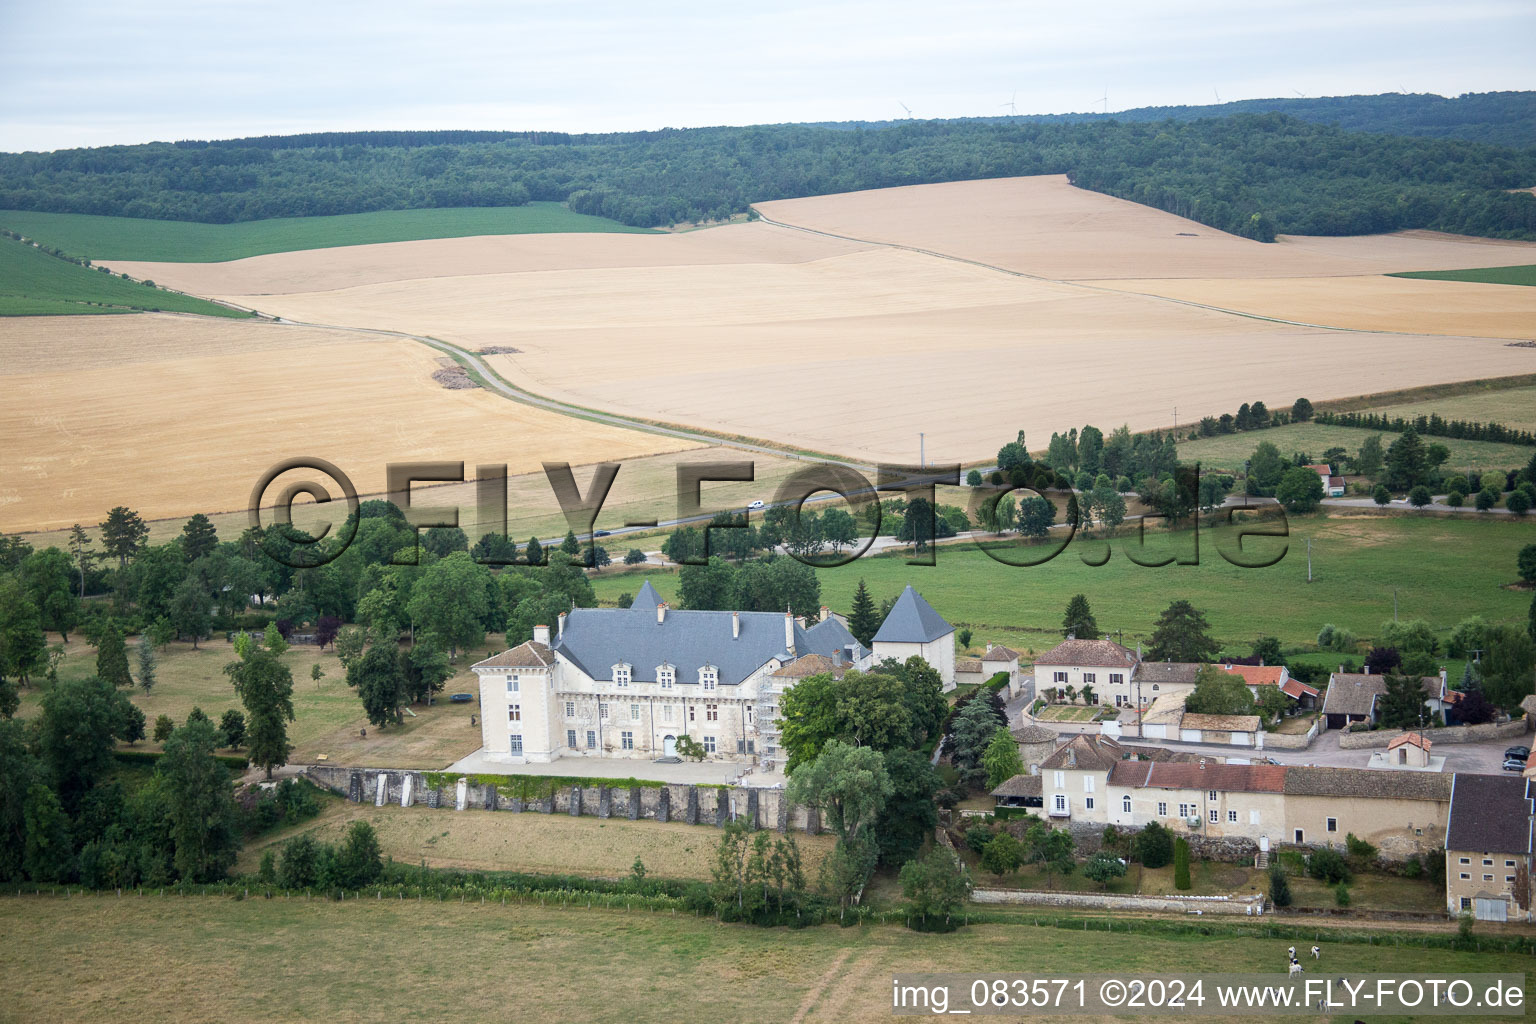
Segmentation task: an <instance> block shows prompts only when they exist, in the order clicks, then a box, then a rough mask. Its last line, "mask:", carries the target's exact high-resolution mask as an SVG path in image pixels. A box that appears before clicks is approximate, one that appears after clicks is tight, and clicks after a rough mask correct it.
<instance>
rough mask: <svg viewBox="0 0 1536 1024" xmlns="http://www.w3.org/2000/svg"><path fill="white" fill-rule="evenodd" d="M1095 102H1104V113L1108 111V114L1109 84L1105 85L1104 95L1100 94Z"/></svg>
mask: <svg viewBox="0 0 1536 1024" xmlns="http://www.w3.org/2000/svg"><path fill="white" fill-rule="evenodd" d="M1093 102H1095V103H1102V104H1104V113H1106V114H1107V113H1109V86H1107V85H1106V86H1105V87H1104V95H1103V96H1100V97H1099V98H1098V99H1096V100H1094V101H1093Z"/></svg>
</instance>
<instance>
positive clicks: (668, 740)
mask: <svg viewBox="0 0 1536 1024" xmlns="http://www.w3.org/2000/svg"><path fill="white" fill-rule="evenodd" d="M661 753H662V756H663V757H676V756H677V737H676V736H663V737H662V738H661Z"/></svg>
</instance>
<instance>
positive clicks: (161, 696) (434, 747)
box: [16, 634, 502, 768]
mask: <svg viewBox="0 0 1536 1024" xmlns="http://www.w3.org/2000/svg"><path fill="white" fill-rule="evenodd" d="M56 639H58V638H57V636H55V635H52V634H50V636H49V640H50V641H52V640H56ZM136 644H137V640H133V639H130V640H129V648H130V649H129V652H128V656H129V665H130V667H131V668H132V670H133V673H134V678H135V679H137V678H138V651H137V650H136ZM501 647H502V645H501V637H499V636H498V637H495V638H487V639H486V643H485V647H484V648H482V649H481V650H478V651H475V652H473V653H474V655H475V657H474V658H471V657H469V656H467V655H466V656H462V657H460V658H459V660H458V662H457V663H456V664H455V666H454V667H455V669H456V672H455V674H454V675H453V677H452V678H450V679H449V680H448V681H447V683H445V684H444V687H443V695H444V696H445V695H446V694H450V693H456V692H459V691H464V690H467V691H475V690H477V689H478V684H477V682H476V680H475V677H474V674H473V673H471V672H470V671H469V665H470V664H471V663H472V661H473V660H478V658H479V657H483V656H484V654H485V652H486V651H489V650H501ZM157 654H158V655H159V664H158V666H157V669H156V679H157V682H156V683H155V686H154V688H153V689H152V690H151V691H150V692H149V693H145V692H144V691H143V690H142V689H141V688H139V687H138V686H135V687H134V688H133V689H132V690H127V691H124V692H126V693H127V694H128V696H129V698H130V699H131V700H132V701H133V703H134V704H136V705H137V706H138V707H139V709H140V710H142V711H143V712H144V718H145V731H146V732H149V733H153V731H154V725H155V719H156V717H158V716H159V715H168V716H170V718H171V720H172V721H174V722H175V723H176V724H177V725H180V724H181V723H182V722H184V721H186V718H187V715H188V713H189V712H191V710H192V708H193V707H200V708H202V709H203V711H204V712H205V713H206V714H207V715H208V717H210V718H212V719H213V720H214V721H215V722H217V721H218V720H219V717H220V716H221V715H222V714H223V713H224V712H225V710H226V709H229V708H239V707H240V700H239V698H238V697H237V696H236V695H235V690H234V686H233V685H232V684H231V683H230V681H229V677H228V676H226V675H225V674H224V666H225V665H227V664H229V663H230V662H231V661H233V660H235V653H234V649H233V647H231V645H230V644H228V643H226V642H225V641H224V639H223V636H222V634H221V635H220V638H219V639H218V640H216V641H204V642H203V643H202V644H201V645H199V646H198V647H197V648H196V649H193V647H192V645H191V644H190V643H184V642H182V641H176V642H174V643H171V644H168V645H166V646H165V647H164V648H161V649H160V650H159V651H158V652H157ZM283 662H284V664H286V665H287V666H288V670H289V671H290V672H291V673H292V674H293V709H294V720H293V721H292V722H290V723H288V739H289V741H290V742H291V743H292V744H293V753H292V755H291V758H290V760H292V761H293V762H294V763H295V764H302V763H308V762H313V761H314V760H316V759H317V758H318V757H319V756H320V755H324V756H325V759H326V760H328V761H330V762H332V763H336V764H366V765H368V766H370V767H379V768H394V767H409V768H426V767H437V768H444V767H447V766H448V765H449V764H451V763H452V762H454V761H456V760H458V759H459V758H461V757H463V756H464V755H465V754H468V753H470V752H472V751H474V750H477V749H479V747H480V730H479V728H478V727H475V726H471V725H470V724H469V718H470V716H471V715H472V714H474V713H475V711H476V705H474V704H452V703H449V702H448V701H447V700H446V699H443V696H440V697H439V699H438V700H437V701H436V702H435V703H434V704H433V705H432V707H430V708H428V707H425V706H414V705H413V706H412V708H411V710H412V711H413V712H415V714H414V716H412V715H409V714H408V715H406V716H405V721H404V723H402V724H401V725H398V726H390V727H389V728H387V729H376V728H373V727H370V726H369V725H368V716H367V715H365V714H364V713H363V705H362V702H361V701H360V700H359V699H358V696H357V692H356V691H355V690H353V689H351V688H350V687H348V686H347V680H346V672H345V670H344V669H343V668H342V667H341V661H340V659H338V658H337V657H336V653H335V651H334V650H333V649H327V650H325V651H320V650H318V649H316V648H314V647H310V646H295V647H293V648H290V649H289V651H288V653H287V654H285V655H283ZM313 665H319V666H320V668H321V670H322V671H323V672H324V673H325V676H324V678H322V679H321V680H320V681H319V682H318V683H317V682H315V681H314V680H313V679H311V678H310V669H311V666H313ZM95 666H96V652H95V649H94V648H92V647H91V646H89V645H88V644H87V643H86V642H85V641H84V640H83V639H82V638H81V637H80V636H78V635H73V636H71V637H70V642H69V645H68V647H67V648H66V650H65V655H64V660H63V661H62V662H61V663H60V665H59V678H60V679H64V680H67V679H72V678H79V677H84V676H90V675H94V674H95ZM47 685H48V684H47V683H46V682H43V681H39V682H36V683H34V684H33V685H32V686H31V687H28V688H26V689H23V690H22V691H21V709H20V710H19V711H18V712H17V713H16V714H17V717H18V718H30V717H32V716H34V715H36V714H37V713H38V711H39V709H40V708H41V704H42V697H43V692H44V690H45V689H46V687H47ZM365 728H366V729H367V730H368V735H367V736H366V737H364V736H362V735H361V732H362V730H363V729H365ZM134 749H138V750H155V749H158V747H157V745H156V744H155V743H154V742H152V741H150V740H145V741H143V742H141V743H138V744H136V745H135V748H134Z"/></svg>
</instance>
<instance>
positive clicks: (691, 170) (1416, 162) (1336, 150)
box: [0, 94, 1536, 241]
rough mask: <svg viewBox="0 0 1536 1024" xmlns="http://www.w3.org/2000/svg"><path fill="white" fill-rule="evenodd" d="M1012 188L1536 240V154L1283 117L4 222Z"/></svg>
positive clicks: (723, 209) (642, 143) (606, 140)
mask: <svg viewBox="0 0 1536 1024" xmlns="http://www.w3.org/2000/svg"><path fill="white" fill-rule="evenodd" d="M1519 95H1528V94H1519ZM1357 99H1358V98H1357ZM1376 99H1378V100H1380V99H1382V98H1380V97H1377V98H1376ZM1318 102H1321V101H1318ZM1446 102H1450V101H1446ZM1458 102H1459V101H1458ZM1221 109H1225V108H1221ZM1341 109H1348V107H1347V105H1346V107H1345V108H1341ZM1500 109H1502V108H1500ZM1489 116H1492V114H1490V115H1489ZM1026 174H1065V175H1067V176H1068V177H1069V178H1070V179H1071V180H1072V181H1073V182H1074V183H1075V184H1077V185H1079V186H1081V187H1084V188H1089V189H1093V190H1096V191H1100V192H1104V193H1107V194H1110V195H1114V196H1118V197H1121V198H1124V199H1130V200H1133V201H1135V202H1139V203H1144V204H1146V205H1149V206H1153V207H1157V208H1159V209H1163V210H1167V211H1169V212H1172V213H1176V214H1179V215H1182V216H1186V217H1190V218H1192V219H1194V220H1197V221H1200V222H1201V223H1204V224H1208V225H1210V226H1212V227H1216V228H1220V229H1222V230H1226V231H1231V232H1234V233H1236V234H1241V235H1244V236H1246V237H1250V238H1258V239H1261V240H1265V241H1268V240H1272V239H1273V237H1274V235H1275V233H1276V232H1283V233H1295V234H1322V235H1337V234H1365V233H1373V232H1381V231H1393V230H1401V229H1408V228H1430V229H1435V230H1442V231H1452V232H1459V233H1464V234H1473V235H1484V236H1488V237H1496V238H1524V239H1530V238H1536V196H1532V195H1530V194H1529V193H1523V192H1515V191H1511V190H1514V189H1522V188H1528V187H1530V186H1532V185H1536V149H1532V148H1524V149H1513V148H1507V147H1501V146H1495V145H1490V144H1486V143H1480V142H1469V141H1460V140H1451V139H1434V138H1425V137H1413V136H1407V135H1390V134H1367V133H1362V132H1355V131H1350V130H1347V129H1346V128H1343V127H1338V126H1335V125H1330V124H1319V123H1314V122H1311V121H1305V120H1301V119H1299V118H1297V117H1292V116H1288V115H1285V114H1280V113H1261V114H1253V113H1240V114H1236V115H1233V116H1230V117H1221V118H1203V119H1197V120H1180V119H1178V118H1173V117H1170V118H1168V119H1164V120H1160V121H1134V120H1121V119H1119V115H1115V116H1112V117H1111V118H1109V119H1100V120H1094V121H1088V122H1074V121H1071V120H1067V119H1055V120H1051V119H1040V118H1006V119H978V120H960V121H900V122H891V123H887V124H884V125H881V126H873V127H862V126H855V127H846V126H838V127H833V126H814V125H776V126H755V127H747V128H700V129H688V130H670V129H669V130H664V131H656V132H634V133H622V134H612V135H563V134H549V133H479V132H420V133H408V132H400V133H394V132H365V133H335V134H317V135H308V136H293V137H285V138H266V139H246V140H235V141H230V142H218V143H207V142H183V143H153V144H149V145H142V146H115V147H106V148H101V149H86V150H69V151H61V152H55V153H24V154H5V155H0V209H20V210H40V211H50V212H69V213H91V214H107V215H117V216H127V217H143V218H158V219H167V220H191V221H204V222H212V223H230V222H235V221H247V220H261V219H265V218H269V217H282V216H315V215H322V214H340V213H360V212H366V211H371V210H385V209H410V208H422V207H464V206H508V205H518V204H521V203H525V202H527V201H529V200H553V201H564V202H568V203H569V204H570V206H571V208H572V209H574V210H576V211H578V212H581V213H590V214H598V215H602V216H607V217H611V218H613V219H615V220H618V221H621V222H623V223H626V224H631V225H636V226H655V225H662V224H671V223H677V222H681V221H689V220H704V219H719V218H723V217H725V216H727V215H729V214H732V213H740V212H743V211H745V210H746V209H747V206H748V204H749V203H751V202H756V201H762V200H770V199H781V198H792V197H798V196H808V195H821V194H826V193H833V192H844V191H854V190H859V189H870V188H883V187H888V186H894V185H912V184H924V183H929V182H939V181H955V180H962V179H972V178H990V177H1002V176H1011V175H1026Z"/></svg>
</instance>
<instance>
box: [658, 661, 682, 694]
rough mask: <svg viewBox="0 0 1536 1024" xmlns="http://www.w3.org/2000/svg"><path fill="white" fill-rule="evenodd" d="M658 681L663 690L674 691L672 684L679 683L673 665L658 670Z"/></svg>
mask: <svg viewBox="0 0 1536 1024" xmlns="http://www.w3.org/2000/svg"><path fill="white" fill-rule="evenodd" d="M656 681H657V682H658V683H660V684H661V688H662V689H663V690H670V689H672V684H673V683H675V682H677V669H675V668H673V667H672V666H671V665H663V666H661V667H660V668H658V669H657V670H656Z"/></svg>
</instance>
